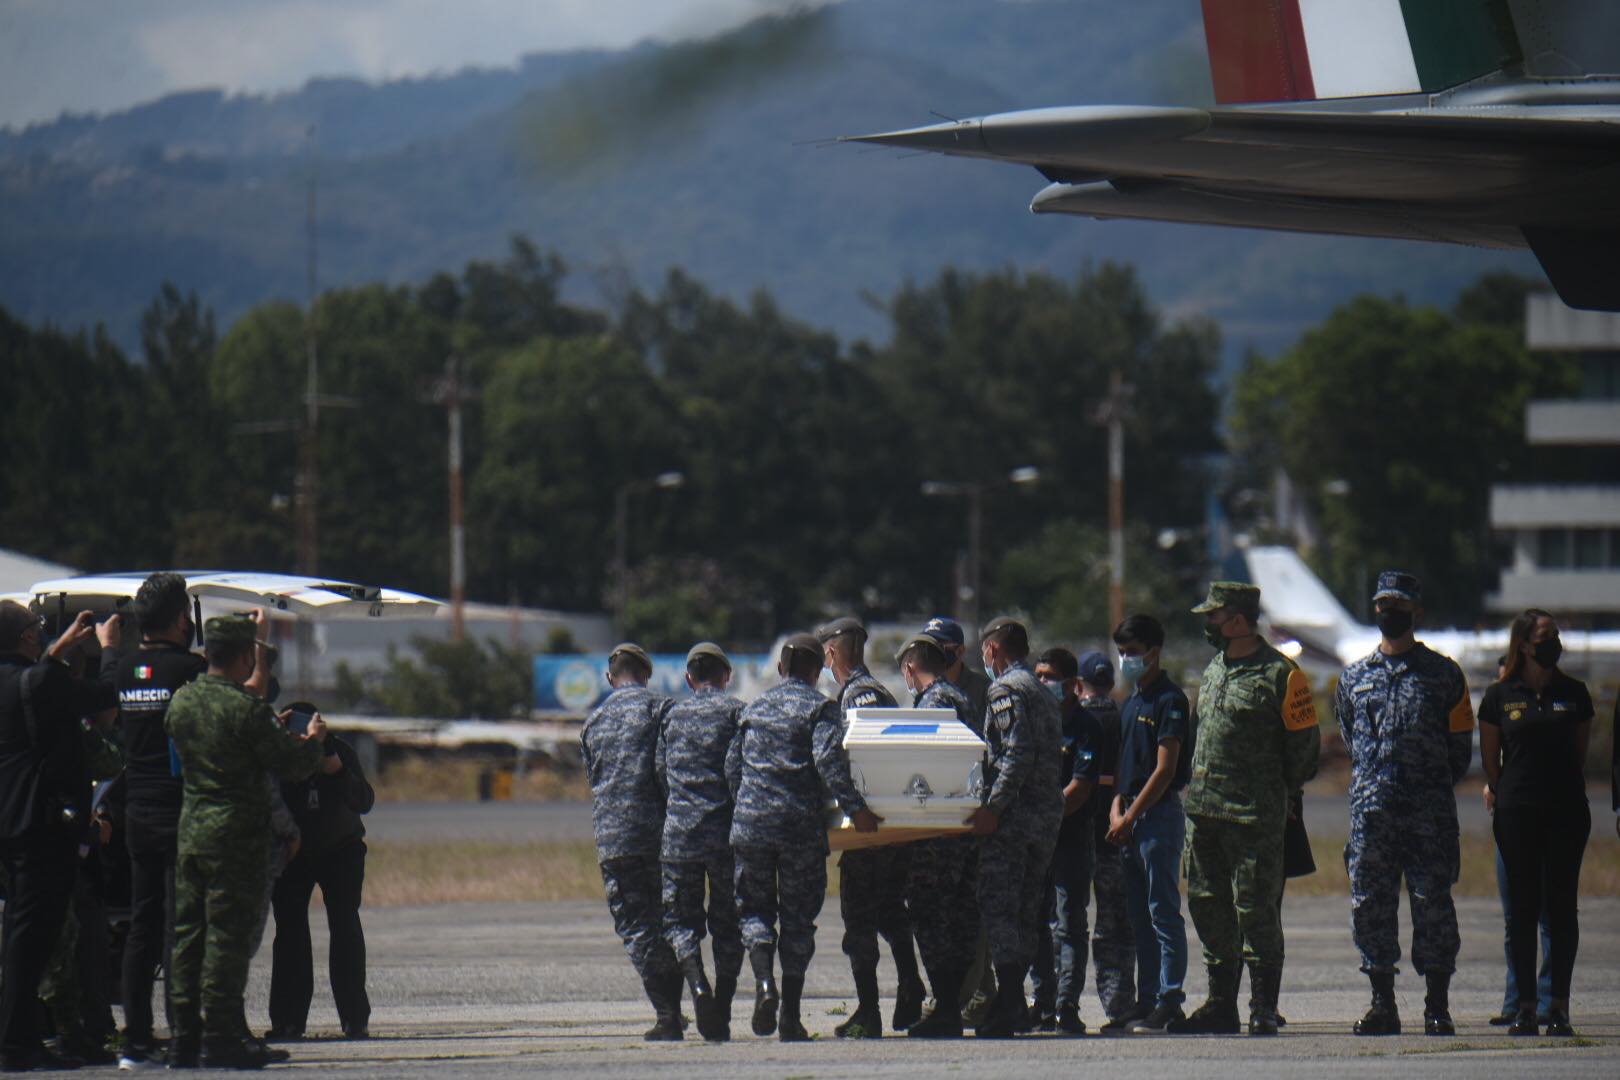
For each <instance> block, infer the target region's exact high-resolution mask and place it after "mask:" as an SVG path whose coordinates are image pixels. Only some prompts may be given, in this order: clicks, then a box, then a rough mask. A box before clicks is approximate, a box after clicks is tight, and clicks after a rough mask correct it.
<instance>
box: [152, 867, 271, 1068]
mask: <svg viewBox="0 0 1620 1080" xmlns="http://www.w3.org/2000/svg"><path fill="white" fill-rule="evenodd" d="M267 872H268V871H267V867H266V864H265V856H264V850H263V849H262V848H251V849H249V850H247V851H238V852H233V853H231V854H229V855H214V854H210V855H181V856H180V859H179V861H178V862H177V863H176V865H175V875H174V960H173V963H172V965H171V969H170V985H169V990H170V995H171V997H172V999H173V1002H174V1023H175V1029H176V1034H180V1035H184V1036H191V1035H195V1034H199V1033H200V1034H207V1035H239V1034H242V1032H240V1031H238V1030H237V1029H238V1028H239V1027H240V1026H241V1024H242V1018H243V1016H244V1013H243V1003H242V999H243V995H244V994H245V993H246V991H247V978H248V963H249V961H250V960H251V959H252V956H253V944H254V934H255V931H256V930H257V929H258V926H259V908H260V905H261V903H262V902H263V900H264V890H265V879H266V876H267Z"/></svg>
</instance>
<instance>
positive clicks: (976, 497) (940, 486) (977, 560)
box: [922, 465, 1041, 640]
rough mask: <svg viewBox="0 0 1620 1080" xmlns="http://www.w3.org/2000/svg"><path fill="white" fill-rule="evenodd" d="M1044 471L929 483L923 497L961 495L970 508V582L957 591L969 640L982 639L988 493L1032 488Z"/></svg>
mask: <svg viewBox="0 0 1620 1080" xmlns="http://www.w3.org/2000/svg"><path fill="white" fill-rule="evenodd" d="M1040 478H1041V470H1039V469H1037V468H1036V467H1035V466H1033V465H1021V466H1019V467H1018V468H1016V469H1014V470H1012V471H1011V472H1009V473H1008V474H1007V476H1006V478H1005V479H1003V480H992V481H989V482H988V483H984V482H979V481H971V480H967V481H953V480H925V481H923V485H922V493H923V494H924V495H927V496H930V497H933V498H947V497H951V496H957V495H960V496H962V497H963V498H965V499H966V500H967V507H968V520H967V526H968V565H967V573H966V574H965V575H963V576H964V577H965V578H966V580H965V581H964V582H963V583H962V584H961V585H959V586H958V588H957V591H956V599H957V618H958V619H960V620H961V623H962V629H963V631H964V633H965V634H966V635H967V637H968V638H969V640H972V639H974V638H977V637H978V635H979V583H980V577H981V570H980V567H981V565H982V556H983V544H984V493H985V492H986V491H994V490H996V489H998V488H1004V487H1011V486H1013V485H1018V486H1021V487H1022V486H1028V485H1030V484H1035V483H1038V482H1039V481H1040Z"/></svg>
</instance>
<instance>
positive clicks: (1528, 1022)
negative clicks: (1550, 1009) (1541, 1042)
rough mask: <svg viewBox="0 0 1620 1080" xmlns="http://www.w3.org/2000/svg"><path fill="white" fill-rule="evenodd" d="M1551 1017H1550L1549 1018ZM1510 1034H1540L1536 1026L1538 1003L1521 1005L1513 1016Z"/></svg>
mask: <svg viewBox="0 0 1620 1080" xmlns="http://www.w3.org/2000/svg"><path fill="white" fill-rule="evenodd" d="M1549 1019H1550V1018H1549ZM1507 1033H1508V1034H1509V1035H1538V1034H1540V1031H1539V1029H1538V1028H1537V1026H1536V1003H1535V1002H1533V1001H1532V1002H1531V1003H1530V1004H1528V1005H1522V1004H1521V1005H1520V1006H1519V1011H1518V1013H1517V1014H1516V1015H1515V1016H1514V1017H1513V1023H1512V1024H1510V1025H1509V1026H1508V1032H1507Z"/></svg>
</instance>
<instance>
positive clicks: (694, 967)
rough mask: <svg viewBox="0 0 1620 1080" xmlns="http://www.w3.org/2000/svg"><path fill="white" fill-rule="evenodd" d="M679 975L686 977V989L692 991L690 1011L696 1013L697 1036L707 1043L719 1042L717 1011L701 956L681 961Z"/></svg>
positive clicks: (696, 954)
mask: <svg viewBox="0 0 1620 1080" xmlns="http://www.w3.org/2000/svg"><path fill="white" fill-rule="evenodd" d="M681 973H682V974H683V975H685V977H686V986H687V989H689V990H691V991H692V1011H693V1012H695V1013H697V1029H698V1034H699V1035H701V1036H703V1038H704V1039H706V1040H707V1041H709V1042H720V1041H721V1039H720V1038H719V1032H720V1028H719V1021H720V1017H719V1014H718V1010H717V1009H716V1007H715V1000H714V990H713V989H712V988H710V986H709V976H708V975H707V974H706V973H705V972H704V970H703V954H702V953H700V952H696V953H693V954H692V955H691V956H688V957H687V958H686V959H685V960H682V961H681Z"/></svg>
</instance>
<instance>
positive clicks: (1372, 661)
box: [1334, 570, 1474, 1035]
mask: <svg viewBox="0 0 1620 1080" xmlns="http://www.w3.org/2000/svg"><path fill="white" fill-rule="evenodd" d="M1373 605H1374V608H1375V610H1376V612H1377V616H1378V630H1379V633H1380V634H1382V635H1383V640H1382V641H1380V642H1379V643H1378V648H1377V649H1375V650H1373V652H1372V653H1371V654H1369V655H1368V656H1366V657H1364V658H1362V659H1360V660H1357V661H1356V662H1355V663H1353V664H1351V665H1350V666H1349V667H1347V668H1345V669H1344V674H1343V675H1341V676H1340V677H1339V690H1338V695H1337V697H1336V698H1335V700H1334V707H1335V712H1336V714H1337V715H1338V718H1339V730H1340V731H1342V732H1343V733H1344V746H1345V749H1346V750H1347V751H1349V754H1350V843H1349V846H1347V847H1346V848H1345V860H1346V862H1347V864H1348V867H1349V870H1350V926H1351V932H1352V936H1353V937H1354V938H1355V942H1356V951H1357V952H1359V953H1360V954H1361V970H1362V971H1364V972H1366V973H1367V977H1368V978H1369V979H1371V980H1372V990H1373V997H1372V1008H1371V1009H1369V1010H1368V1012H1367V1015H1366V1016H1364V1017H1363V1018H1362V1019H1361V1020H1360V1021H1358V1022H1357V1023H1356V1025H1355V1032H1356V1034H1358V1035H1398V1034H1400V1030H1401V1018H1400V1013H1399V1012H1398V1011H1397V1009H1396V1006H1395V973H1396V970H1397V969H1396V967H1395V965H1396V963H1397V962H1398V961H1399V960H1400V958H1401V946H1400V942H1399V940H1398V939H1397V937H1396V909H1397V908H1398V907H1399V904H1400V887H1401V878H1402V877H1404V878H1405V879H1406V889H1407V894H1408V896H1409V898H1410V903H1411V910H1412V965H1413V966H1414V967H1415V968H1417V971H1418V974H1420V975H1422V976H1423V977H1424V980H1425V982H1426V983H1427V984H1428V985H1427V989H1428V994H1427V996H1426V997H1425V999H1424V1009H1423V1017H1424V1030H1425V1031H1427V1033H1428V1034H1430V1035H1452V1034H1455V1033H1456V1028H1455V1026H1454V1025H1453V1024H1452V1021H1451V1012H1450V1003H1449V990H1450V985H1451V973H1452V972H1453V971H1454V970H1456V966H1457V951H1458V949H1459V947H1460V945H1461V941H1460V939H1459V938H1458V935H1457V909H1456V907H1455V906H1454V905H1453V904H1452V902H1451V886H1452V884H1453V883H1454V882H1455V881H1456V880H1457V871H1458V865H1459V858H1460V856H1459V851H1458V842H1457V800H1456V796H1455V794H1454V793H1453V791H1452V788H1453V786H1454V785H1455V784H1456V783H1457V781H1459V780H1461V779H1462V777H1463V774H1464V773H1466V772H1467V771H1468V764H1469V760H1470V759H1471V758H1472V756H1473V730H1474V710H1473V705H1472V702H1471V701H1470V700H1469V697H1468V683H1467V680H1466V679H1464V677H1463V673H1462V669H1461V668H1459V667H1458V666H1457V664H1456V662H1455V661H1453V660H1451V659H1450V658H1448V657H1445V656H1441V655H1440V654H1439V653H1437V652H1435V651H1433V650H1432V649H1430V648H1429V647H1428V646H1426V645H1424V644H1423V643H1422V642H1420V641H1418V640H1416V638H1415V637H1414V633H1413V631H1414V629H1415V627H1416V626H1417V624H1418V623H1419V622H1420V621H1421V620H1422V618H1423V593H1422V589H1421V586H1420V584H1419V582H1418V579H1417V578H1415V577H1413V576H1412V575H1411V574H1404V573H1401V572H1399V571H1395V570H1387V571H1385V572H1384V573H1382V574H1380V575H1379V576H1378V591H1377V592H1376V593H1374V595H1373Z"/></svg>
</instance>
